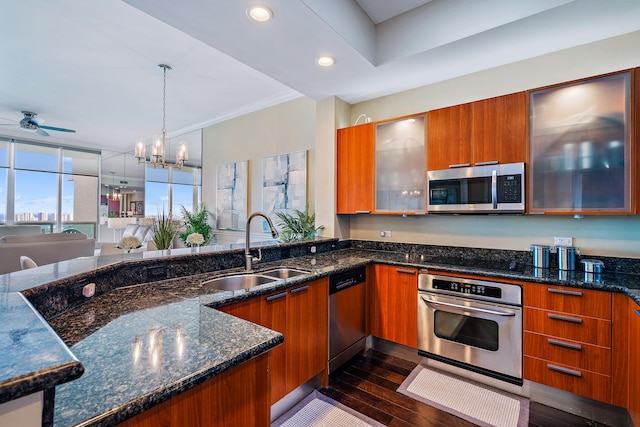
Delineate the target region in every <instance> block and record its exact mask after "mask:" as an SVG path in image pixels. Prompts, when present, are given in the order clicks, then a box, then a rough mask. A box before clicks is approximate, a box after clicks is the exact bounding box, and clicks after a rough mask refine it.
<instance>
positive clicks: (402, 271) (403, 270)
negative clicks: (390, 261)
mask: <svg viewBox="0 0 640 427" xmlns="http://www.w3.org/2000/svg"><path fill="white" fill-rule="evenodd" d="M396 273H402V274H416V271H415V270H405V269H403V268H396Z"/></svg>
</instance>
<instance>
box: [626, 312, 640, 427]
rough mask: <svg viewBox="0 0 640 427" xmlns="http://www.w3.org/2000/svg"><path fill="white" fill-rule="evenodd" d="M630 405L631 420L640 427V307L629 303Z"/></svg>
mask: <svg viewBox="0 0 640 427" xmlns="http://www.w3.org/2000/svg"><path fill="white" fill-rule="evenodd" d="M628 313H629V335H628V342H629V359H628V360H629V375H628V379H629V403H628V409H629V414H630V415H631V419H632V420H633V423H634V424H635V425H636V426H640V365H639V364H638V361H640V339H638V337H640V306H639V305H638V304H636V303H635V302H634V301H630V302H629V309H628Z"/></svg>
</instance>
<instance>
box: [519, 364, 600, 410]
mask: <svg viewBox="0 0 640 427" xmlns="http://www.w3.org/2000/svg"><path fill="white" fill-rule="evenodd" d="M523 364H524V366H523V368H524V369H523V370H524V378H525V379H527V380H529V381H534V382H537V383H540V384H545V385H548V386H550V387H554V388H558V389H561V390H565V391H568V392H571V393H575V394H579V395H581V396H585V397H588V398H590V399H595V400H599V401H601V402H605V403H610V402H611V377H609V376H607V375H602V374H597V373H595V372H590V371H586V370H580V369H577V368H572V367H570V366H564V365H561V364H559V363H555V362H551V361H548V360H543V359H537V358H533V357H529V356H524V358H523Z"/></svg>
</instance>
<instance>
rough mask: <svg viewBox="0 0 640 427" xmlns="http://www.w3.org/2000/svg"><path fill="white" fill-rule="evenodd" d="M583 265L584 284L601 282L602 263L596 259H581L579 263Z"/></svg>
mask: <svg viewBox="0 0 640 427" xmlns="http://www.w3.org/2000/svg"><path fill="white" fill-rule="evenodd" d="M580 263H582V264H583V265H584V281H585V282H597V283H599V282H602V270H603V269H604V263H603V262H602V261H600V260H598V259H583V260H582V261H580Z"/></svg>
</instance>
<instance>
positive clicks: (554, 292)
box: [547, 288, 582, 297]
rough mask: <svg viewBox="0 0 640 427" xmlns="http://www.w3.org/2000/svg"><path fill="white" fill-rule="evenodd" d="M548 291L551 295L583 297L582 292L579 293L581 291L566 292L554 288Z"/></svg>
mask: <svg viewBox="0 0 640 427" xmlns="http://www.w3.org/2000/svg"><path fill="white" fill-rule="evenodd" d="M547 291H549V293H551V294H560V295H569V296H572V297H581V296H582V292H579V291H566V290H564V289H554V288H547Z"/></svg>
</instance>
